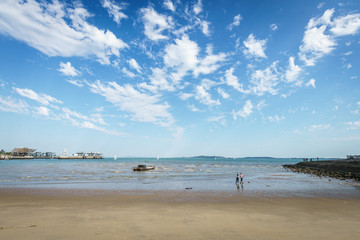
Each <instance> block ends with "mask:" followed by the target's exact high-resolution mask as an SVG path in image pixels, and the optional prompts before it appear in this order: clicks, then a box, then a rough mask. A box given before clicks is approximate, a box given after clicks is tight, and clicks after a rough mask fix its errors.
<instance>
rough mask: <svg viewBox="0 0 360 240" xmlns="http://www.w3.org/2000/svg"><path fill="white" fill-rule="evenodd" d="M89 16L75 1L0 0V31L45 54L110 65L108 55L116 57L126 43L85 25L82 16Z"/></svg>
mask: <svg viewBox="0 0 360 240" xmlns="http://www.w3.org/2000/svg"><path fill="white" fill-rule="evenodd" d="M90 16H91V15H90V14H89V13H88V12H87V10H86V9H84V8H83V7H82V6H81V5H79V4H77V5H76V7H74V8H66V7H65V5H64V4H62V3H60V2H58V1H54V2H53V3H45V2H40V3H39V2H36V1H26V2H23V1H13V0H3V1H1V2H0V33H2V34H6V35H9V36H11V37H13V38H15V39H17V40H20V41H23V42H25V43H27V44H28V45H30V46H31V47H33V48H36V49H37V50H39V51H41V52H42V53H44V54H46V55H48V56H63V57H72V56H79V57H92V56H95V57H96V59H97V60H98V61H99V62H100V63H102V64H110V60H109V58H110V57H111V56H119V55H120V50H121V49H123V48H126V47H127V44H126V43H124V42H123V41H122V40H121V39H119V38H117V37H116V36H115V35H114V33H112V32H111V31H109V30H101V29H99V28H97V27H95V26H94V25H91V24H89V23H88V22H87V21H86V19H87V18H89V17H90ZM67 20H70V22H71V24H68V23H67V22H68V21H67ZM8 23H11V24H8Z"/></svg>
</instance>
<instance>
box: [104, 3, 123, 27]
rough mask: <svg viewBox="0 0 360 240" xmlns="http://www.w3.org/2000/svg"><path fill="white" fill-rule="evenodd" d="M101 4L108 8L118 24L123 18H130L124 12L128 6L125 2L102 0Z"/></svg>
mask: <svg viewBox="0 0 360 240" xmlns="http://www.w3.org/2000/svg"><path fill="white" fill-rule="evenodd" d="M101 4H102V6H103V7H104V8H106V9H107V10H108V13H109V15H110V16H112V17H113V18H114V21H115V22H116V23H117V24H120V21H121V20H122V19H126V18H128V16H126V15H125V14H124V13H123V12H122V10H124V9H125V7H126V4H125V3H120V4H115V3H114V1H112V0H101Z"/></svg>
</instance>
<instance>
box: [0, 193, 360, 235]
mask: <svg viewBox="0 0 360 240" xmlns="http://www.w3.org/2000/svg"><path fill="white" fill-rule="evenodd" d="M359 236H360V200H359V199H346V200H344V199H326V198H281V197H272V198H262V197H244V196H240V195H233V196H224V195H223V194H221V193H219V194H214V193H211V194H210V193H209V194H206V193H202V194H199V193H196V192H192V191H190V192H175V193H170V192H162V193H159V192H153V193H150V194H144V195H139V193H131V192H130V193H129V192H127V193H125V192H122V193H110V192H108V193H106V192H105V193H96V194H85V195H82V194H75V195H74V194H71V193H70V194H69V193H66V191H65V192H63V193H61V192H60V193H57V194H53V193H51V194H46V193H44V192H41V191H40V192H37V193H36V194H33V193H28V192H26V191H25V192H22V191H20V190H17V191H3V190H0V239H3V240H12V239H16V240H18V239H26V240H31V239H36V240H42V239H47V240H48V239H49V240H50V239H54V240H57V239H76V240H78V239H87V240H92V239H142V240H143V239H206V240H209V239H274V240H275V239H276V240H278V239H301V240H304V239H306V240H309V239H316V240H321V239H326V240H331V239H347V240H349V239H359Z"/></svg>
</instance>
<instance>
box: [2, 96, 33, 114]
mask: <svg viewBox="0 0 360 240" xmlns="http://www.w3.org/2000/svg"><path fill="white" fill-rule="evenodd" d="M28 108H29V105H28V104H27V103H26V102H24V101H22V100H17V99H13V98H11V97H2V96H0V111H3V112H14V113H28V112H29V110H28Z"/></svg>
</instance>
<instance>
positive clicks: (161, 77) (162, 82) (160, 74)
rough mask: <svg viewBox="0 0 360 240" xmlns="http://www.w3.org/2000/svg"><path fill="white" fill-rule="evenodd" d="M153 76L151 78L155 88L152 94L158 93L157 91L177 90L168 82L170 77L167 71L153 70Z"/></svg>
mask: <svg viewBox="0 0 360 240" xmlns="http://www.w3.org/2000/svg"><path fill="white" fill-rule="evenodd" d="M151 70H152V75H151V76H150V77H149V78H150V81H151V84H152V86H153V87H154V88H153V90H151V91H152V92H156V91H157V90H165V91H169V92H172V91H174V90H175V87H174V85H173V84H172V83H171V82H170V81H168V79H169V76H168V75H167V73H166V71H165V70H164V69H161V68H152V69H151Z"/></svg>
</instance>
